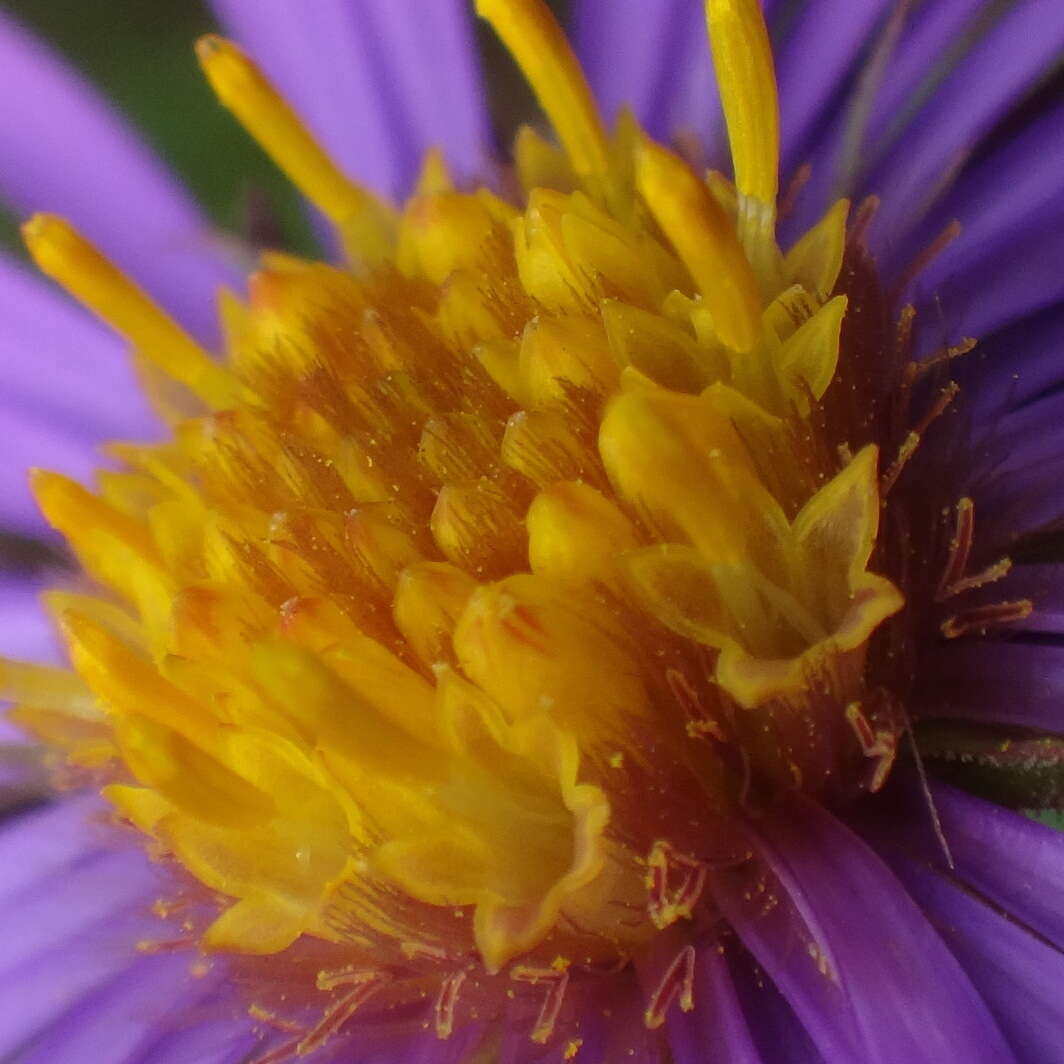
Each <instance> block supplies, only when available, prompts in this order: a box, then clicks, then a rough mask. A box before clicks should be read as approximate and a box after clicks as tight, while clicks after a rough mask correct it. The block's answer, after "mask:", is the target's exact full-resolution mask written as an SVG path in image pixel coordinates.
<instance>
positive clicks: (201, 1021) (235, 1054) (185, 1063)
mask: <svg viewBox="0 0 1064 1064" xmlns="http://www.w3.org/2000/svg"><path fill="white" fill-rule="evenodd" d="M178 979H179V981H180V982H182V983H183V982H186V981H187V982H188V985H189V990H190V997H189V998H188V999H187V1000H183V1001H181V1002H179V1003H177V1004H176V1007H175V1008H174V1009H173V1010H172V1011H173V1014H174V1015H173V1019H172V1020H171V1021H170V1022H163V1023H155V1024H153V1025H152V1026H151V1027H149V1028H148V1029H147V1031H148V1033H147V1035H146V1037H144V1038H143V1039H141V1042H140V1044H138V1046H137V1048H136V1051H135V1052H133V1053H131V1054H130V1055H129V1056H128V1057H127V1058H126V1060H125V1061H124V1062H123V1064H241V1062H243V1061H247V1060H248V1059H249V1057H251V1056H253V1055H255V1054H254V1053H253V1052H252V1051H253V1050H257V1049H258V1048H259V1047H260V1045H261V1040H260V1039H259V1038H258V1037H257V1036H256V1034H255V1032H254V1031H253V1028H252V1024H251V1023H250V1021H249V1019H248V1016H247V1014H246V1013H244V1012H243V1011H242V1006H243V1004H244V1002H243V1001H242V999H241V996H240V993H239V991H238V990H237V989H236V988H235V987H234V986H233V985H232V984H231V983H229V982H228V981H227V972H226V966H225V963H224V961H223V962H220V963H216V965H215V969H214V970H213V971H212V972H210V973H209V974H208V975H207V976H206V977H201V978H198V979H195V980H186V979H184V978H182V977H181V973H180V972H179V973H178Z"/></svg>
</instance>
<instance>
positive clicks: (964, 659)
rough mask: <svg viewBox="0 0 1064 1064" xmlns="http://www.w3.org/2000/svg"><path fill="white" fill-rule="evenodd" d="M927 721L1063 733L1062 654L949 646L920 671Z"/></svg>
mask: <svg viewBox="0 0 1064 1064" xmlns="http://www.w3.org/2000/svg"><path fill="white" fill-rule="evenodd" d="M921 675H922V676H924V677H925V678H926V681H927V682H926V691H925V692H921V697H920V703H919V712H920V713H921V714H923V715H924V716H927V717H943V718H952V719H957V720H972V721H978V722H985V723H997V724H1015V725H1019V726H1021V727H1027V728H1040V729H1044V730H1046V731H1051V732H1058V733H1064V649H1062V648H1060V647H1055V646H1042V645H1039V644H1031V643H1007V642H1003V641H1000V640H999V641H994V642H991V643H988V642H986V641H984V640H975V639H971V640H955V641H953V642H950V643H946V644H945V645H943V646H941V647H938V648H936V649H935V650H934V651H933V652H932V653H930V654H929V655H928V657H927V660H926V661H925V662H924V663H923V664H922V666H921Z"/></svg>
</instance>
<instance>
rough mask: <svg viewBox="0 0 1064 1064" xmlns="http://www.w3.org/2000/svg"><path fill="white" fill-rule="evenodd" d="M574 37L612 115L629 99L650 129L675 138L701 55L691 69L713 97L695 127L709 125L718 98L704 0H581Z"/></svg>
mask: <svg viewBox="0 0 1064 1064" xmlns="http://www.w3.org/2000/svg"><path fill="white" fill-rule="evenodd" d="M572 36H573V41H574V44H575V47H576V50H577V54H578V55H579V57H580V61H581V64H582V65H583V68H584V73H585V74H586V75H587V79H588V82H589V83H590V85H591V88H592V90H593V91H594V93H595V98H596V99H597V101H598V104H599V107H600V108H601V109H602V112H603V115H604V116H605V117H606V118H607V120H609V121H612V120H613V119H614V118H615V117H616V116H617V112H618V110H619V109H620V108H621V107H623V106H629V107H631V108H632V110H633V111H634V112H635V115H636V117H637V118H638V119H639V120H640V122H641V123H643V125H644V127H645V128H646V130H647V132H648V133H650V134H651V136H654V137H660V138H668V137H669V136H670V135H671V134H672V133H674V132H675V130H676V117H677V114H676V112H677V90H678V88H679V86H680V84H681V81H682V79H683V78H684V77H685V76H687V75H688V73H689V68H690V66H691V64H692V63H693V62H696V61H697V66H698V71H697V73H695V72H694V71H690V73H691V74H693V75H694V76H695V77H697V78H698V79H700V80H701V82H702V83H703V86H704V89H705V92H706V96H705V100H704V110H703V113H702V114H701V115H699V116H698V118H699V120H698V121H697V123H696V126H697V127H699V128H700V127H702V126H703V125H705V116H707V115H709V114H710V113H711V111H712V110H713V108H714V107H715V101H714V97H713V95H712V89H711V88H710V86H711V85H712V73H711V66H710V62H709V44H708V42H707V40H706V30H705V23H704V21H703V15H702V4H701V3H700V0H649V2H648V0H618V2H615V3H611V4H601V3H597V2H596V0H583V2H582V3H577V4H575V5H574V10H573V28H572ZM699 53H701V54H700V55H699ZM690 117H691V116H690V114H688V118H690Z"/></svg>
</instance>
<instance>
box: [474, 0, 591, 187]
mask: <svg viewBox="0 0 1064 1064" xmlns="http://www.w3.org/2000/svg"><path fill="white" fill-rule="evenodd" d="M477 13H478V14H479V15H480V16H481V17H482V18H485V19H487V20H488V21H489V22H490V23H491V24H492V26H493V27H494V28H495V32H496V33H498V35H499V36H500V37H501V38H502V42H503V44H505V45H506V48H507V50H508V51H509V52H510V54H511V55H512V56H513V57H514V59H515V60H516V61H517V63H518V65H519V66H520V67H521V70H522V71H523V72H524V75H525V77H526V78H527V80H528V83H529V84H530V85H531V86H532V88H533V90H534V91H535V93H536V96H537V97H538V98H539V102H540V104H541V105H542V107H543V110H544V111H546V113H547V117H548V118H549V119H550V120H551V123H552V125H553V126H554V129H555V131H556V132H557V134H558V137H559V139H560V140H561V142H562V144H563V146H564V147H565V151H566V153H567V154H568V156H569V161H570V162H571V163H572V167H573V170H574V171H575V172H576V173H577V174H578V175H580V176H581V177H587V176H589V175H594V174H604V173H605V172H606V169H607V166H608V162H607V157H606V133H605V130H604V129H603V127H602V120H601V119H600V118H599V114H598V110H597V108H596V107H595V102H594V100H593V99H592V96H591V90H590V88H588V84H587V82H586V81H585V80H584V75H583V72H582V71H581V70H580V64H579V63H578V62H577V59H576V56H575V55H574V54H573V50H572V48H570V47H569V42H568V41H567V40H566V39H565V34H564V33H563V32H562V30H561V27H560V26H559V25H558V23H557V22H556V21H555V19H554V16H553V15H551V13H550V10H549V9H548V8H547V5H546V4H544V3H543V2H542V0H477Z"/></svg>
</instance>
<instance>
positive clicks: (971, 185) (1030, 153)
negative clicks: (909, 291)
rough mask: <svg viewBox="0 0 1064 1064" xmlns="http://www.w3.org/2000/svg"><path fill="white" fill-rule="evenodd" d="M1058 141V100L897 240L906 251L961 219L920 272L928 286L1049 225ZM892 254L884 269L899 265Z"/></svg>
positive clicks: (1062, 132) (1057, 185) (1062, 129)
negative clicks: (945, 245) (951, 238)
mask: <svg viewBox="0 0 1064 1064" xmlns="http://www.w3.org/2000/svg"><path fill="white" fill-rule="evenodd" d="M1062 143H1064V106H1060V105H1058V106H1056V107H1051V108H1048V109H1047V110H1046V111H1044V112H1043V113H1041V114H1039V115H1038V116H1037V117H1036V118H1035V119H1034V120H1033V121H1030V122H1028V123H1027V125H1026V126H1024V127H1023V129H1022V130H1020V131H1019V132H1018V133H1015V134H1013V135H1012V136H1011V137H1009V138H1008V140H1006V141H1005V142H1004V143H1003V144H1002V145H1000V146H999V147H997V148H996V149H995V150H993V151H991V152H989V153H987V154H985V155H981V156H980V157H979V158H978V159H976V160H974V161H973V162H972V163H971V165H970V166H968V167H967V168H966V169H965V170H964V171H963V172H962V173H961V175H960V177H959V179H958V181H957V183H956V185H955V186H954V187H953V188H951V189H950V190H949V193H948V195H946V196H944V197H943V199H942V201H941V202H940V203H939V204H938V206H937V207H936V208H935V209H934V210H933V211H932V212H931V214H930V215H929V217H928V218H927V220H926V221H925V222H924V223H923V224H921V225H920V226H919V227H918V228H917V230H916V231H915V232H914V233H913V235H912V236H911V237H906V238H905V239H904V240H902V241H901V243H900V252H901V253H902V254H904V255H907V256H910V255H912V254H913V253H914V251H917V250H919V248H920V247H921V246H926V244H927V243H928V242H929V241H931V240H932V239H933V238H934V237H935V236H936V235H937V234H938V233H939V232H941V231H942V229H943V228H944V227H945V225H946V224H947V223H949V222H950V221H952V220H953V219H957V220H958V221H959V222H960V223H961V227H962V228H961V232H960V235H959V236H958V237H957V239H956V240H955V241H954V242H953V243H952V244H951V245H950V246H949V248H948V250H947V251H945V252H944V253H943V254H942V255H940V256H939V257H938V259H937V260H936V261H935V262H934V263H933V264H932V266H931V267H930V269H929V270H928V271H927V274H925V278H926V279H929V280H930V282H931V285H932V287H933V285H934V282H935V279H936V275H937V276H939V277H941V276H948V275H951V274H958V273H962V272H964V271H966V270H967V268H968V266H969V264H970V263H980V262H982V263H985V262H987V261H992V260H993V258H994V257H995V256H997V255H998V254H1000V251H1001V249H1002V248H1003V247H1006V246H1007V245H1008V244H1009V243H1011V242H1015V241H1019V240H1023V241H1026V239H1027V235H1028V234H1029V233H1030V232H1031V230H1032V229H1034V228H1037V227H1038V226H1041V227H1043V228H1044V227H1047V226H1049V225H1051V224H1053V219H1054V218H1055V217H1056V215H1058V214H1059V212H1060V206H1059V201H1060V191H1061V179H1060V168H1061V158H1062V156H1061V144H1062ZM1047 212H1050V213H1048V214H1047ZM1053 212H1055V213H1053ZM896 238H897V237H896ZM897 258H898V256H895V261H893V262H888V263H887V266H888V269H889V268H890V267H891V266H898V267H900V266H904V265H905V263H904V262H899V261H896V260H897ZM987 272H990V273H991V275H992V271H987Z"/></svg>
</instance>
